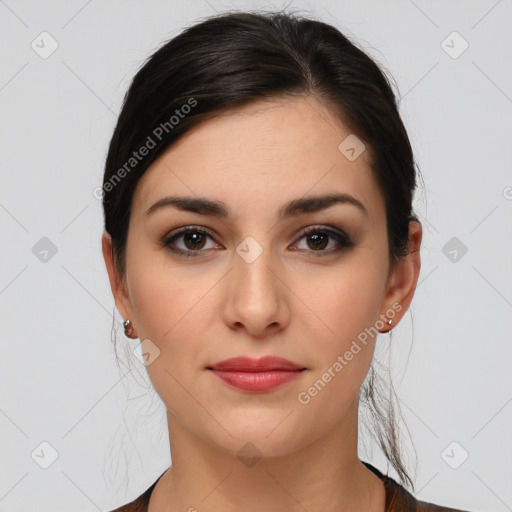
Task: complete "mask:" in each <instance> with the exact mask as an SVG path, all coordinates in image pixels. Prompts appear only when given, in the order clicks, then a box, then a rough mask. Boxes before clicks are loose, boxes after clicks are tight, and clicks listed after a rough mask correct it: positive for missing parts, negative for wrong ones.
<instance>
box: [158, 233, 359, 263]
mask: <svg viewBox="0 0 512 512" xmlns="http://www.w3.org/2000/svg"><path fill="white" fill-rule="evenodd" d="M303 238H305V239H306V240H310V241H311V242H309V241H307V242H306V245H307V247H308V248H309V249H308V248H306V249H301V248H299V250H301V251H305V252H308V253H313V254H310V255H309V257H318V256H328V255H329V254H333V253H338V252H340V251H342V250H344V249H347V248H350V247H353V246H354V243H353V242H352V240H351V239H350V238H349V237H348V235H346V234H345V233H344V232H343V231H338V230H337V228H336V231H335V230H334V229H329V228H326V227H318V226H314V227H309V228H306V229H305V230H303V231H302V234H301V236H300V238H299V240H302V239H303ZM180 239H181V242H182V244H183V246H182V247H179V243H178V242H179V241H180ZM208 239H211V240H214V237H213V234H212V233H211V232H210V231H209V230H207V229H206V228H202V227H199V226H188V227H186V228H183V229H181V230H179V231H178V232H176V233H173V234H171V235H167V236H165V237H164V238H163V239H162V241H161V243H162V244H163V245H164V246H165V247H167V248H168V249H169V250H170V251H171V252H173V253H174V254H176V255H178V256H183V257H186V258H188V257H196V256H199V255H200V253H201V252H205V250H203V249H208V247H206V244H207V240H208ZM329 239H332V240H334V241H335V242H336V244H337V246H335V247H334V248H331V249H328V250H325V247H326V246H328V245H329V244H328V242H327V241H328V240H329ZM210 248H214V249H218V248H220V246H219V245H218V244H216V243H213V247H210ZM311 248H312V250H310V249H311ZM293 250H297V249H293Z"/></svg>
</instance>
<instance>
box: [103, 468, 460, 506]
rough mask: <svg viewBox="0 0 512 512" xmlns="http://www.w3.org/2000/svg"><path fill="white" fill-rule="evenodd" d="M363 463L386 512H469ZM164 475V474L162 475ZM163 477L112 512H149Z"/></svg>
mask: <svg viewBox="0 0 512 512" xmlns="http://www.w3.org/2000/svg"><path fill="white" fill-rule="evenodd" d="M362 462H363V464H364V465H365V466H366V467H367V468H368V469H370V470H371V471H373V472H374V473H375V474H376V475H377V476H378V477H379V478H380V479H381V480H382V481H383V482H384V488H385V490H386V510H385V512H469V511H465V510H460V509H455V508H449V507H443V506H441V505H436V504H434V503H428V502H426V501H418V500H416V498H415V497H414V496H413V495H412V494H411V493H409V491H407V489H405V488H404V487H402V486H401V485H400V484H399V483H397V482H396V481H395V480H393V479H392V478H391V477H389V476H387V475H383V474H382V473H381V472H380V471H379V470H378V469H377V468H375V467H374V466H372V465H371V464H369V463H368V462H364V461H362ZM164 473H165V471H164ZM164 473H162V475H163V474H164ZM162 475H160V476H159V477H158V478H157V480H156V481H155V483H154V484H153V485H152V486H151V487H150V488H149V489H147V490H146V491H145V492H144V493H142V494H141V495H140V496H139V497H138V498H137V499H136V500H134V501H132V502H131V503H127V504H126V505H123V506H122V507H120V508H116V509H115V510H113V511H112V512H148V505H149V497H150V496H151V492H152V491H153V489H154V487H155V485H156V483H157V482H158V480H160V478H161V477H162Z"/></svg>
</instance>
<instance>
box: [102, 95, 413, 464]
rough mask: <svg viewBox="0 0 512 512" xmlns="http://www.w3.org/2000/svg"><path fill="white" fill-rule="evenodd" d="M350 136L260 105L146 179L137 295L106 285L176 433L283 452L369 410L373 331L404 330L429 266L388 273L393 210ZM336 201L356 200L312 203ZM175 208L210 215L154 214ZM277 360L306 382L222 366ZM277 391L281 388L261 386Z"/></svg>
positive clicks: (138, 219)
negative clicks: (361, 394) (360, 408)
mask: <svg viewBox="0 0 512 512" xmlns="http://www.w3.org/2000/svg"><path fill="white" fill-rule="evenodd" d="M349 136H350V138H349V139H347V140H346V141H345V139H346V138H347V137H349ZM353 137H354V136H353V135H351V133H350V131H349V130H348V129H347V128H346V127H345V126H343V125H342V124H341V123H340V121H339V120H338V119H336V118H335V117H333V115H332V114H330V112H329V111H328V110H327V109H326V108H325V107H324V106H322V104H320V103H318V102H317V101H316V100H315V99H313V98H311V97H307V98H301V99H299V98H293V99H280V100H275V101H267V102H257V103H253V104H251V105H250V106H247V107H244V108H242V109H240V110H238V111H236V112H230V113H229V114H224V115H222V116H220V117H217V118H215V119H212V120H209V121H207V122H204V123H202V124H201V125H199V126H197V127H195V128H194V129H192V130H191V131H189V132H188V133H187V134H186V135H185V136H183V138H182V139H180V140H179V141H178V142H177V143H176V144H175V145H174V146H173V147H171V148H170V149H169V150H167V152H165V153H164V154H163V155H162V156H161V157H160V158H159V159H158V160H156V161H155V163H153V165H151V167H150V168H149V169H148V170H147V172H146V173H145V174H144V176H143V177H142V178H141V180H140V182H139V183H138V185H137V188H136V191H135V194H134V197H133V205H132V211H131V217H130V225H129V232H128V239H127V248H126V275H125V283H123V285H125V287H124V288H123V286H121V287H120V288H117V287H116V286H115V285H114V280H113V279H114V277H113V273H112V272H111V270H109V275H110V277H111V284H113V289H114V293H115V297H116V305H117V307H118V309H119V310H120V312H121V314H122V315H123V317H124V318H130V319H131V321H132V323H133V324H134V327H135V329H136V332H137V334H138V337H139V338H140V340H141V342H143V347H142V348H143V352H147V353H148V354H149V355H148V356H147V357H148V363H149V364H147V371H148V374H149V377H150V379H151V381H152V383H153V385H154V387H155V389H156V391H157V393H158V394H159V396H160V397H161V399H162V400H163V402H164V403H165V405H166V407H167V410H168V417H169V428H170V429H172V425H173V424H174V425H177V426H178V425H179V428H185V429H186V430H187V431H188V432H191V433H192V434H194V435H196V436H198V437H199V438H200V439H201V440H203V441H207V442H209V443H212V444H214V445H216V446H217V447H221V448H222V449H224V450H226V451H228V452H230V453H237V452H238V451H239V450H240V449H241V448H242V447H243V446H244V445H245V444H246V443H248V442H250V443H252V444H253V445H255V446H256V447H257V449H258V450H259V451H260V452H261V453H262V454H263V455H269V456H270V455H283V454H286V453H290V452H292V451H293V450H297V449H299V448H300V447H304V446H306V445H307V444H309V443H311V442H313V441H314V440H316V439H318V438H319V437H320V436H322V435H323V434H326V433H327V432H329V431H332V430H333V429H341V428H342V425H343V421H344V420H345V422H346V420H347V417H348V416H349V412H352V413H353V412H354V411H356V407H357V400H358V391H359V388H360V387H361V384H362V382H363V381H364V378H365V376H366V374H367V372H368V369H369V366H370V363H371V359H372V356H373V351H374V345H375V333H376V330H377V329H378V330H381V331H384V332H385V331H387V330H388V329H389V327H388V326H387V324H385V323H384V321H383V319H384V316H382V315H387V317H388V318H393V327H394V326H395V325H396V324H397V322H398V321H399V319H400V318H401V316H402V315H403V314H404V312H405V310H406V309H407V307H408V304H409V302H410V300H411V298H412V293H413V287H414V285H415V283H416V279H417V273H418V272H419V264H418V265H416V267H414V268H413V267H411V265H408V266H407V265H406V264H405V263H404V265H403V266H399V267H397V269H396V270H395V271H394V272H393V271H392V270H391V268H390V261H389V259H388V241H387V229H386V214H385V206H384V199H383V197H382V195H381V192H380V190H379V188H378V187H377V183H376V181H375V179H374V177H373V176H372V172H371V170H370V160H369V151H368V149H366V150H364V149H363V146H361V145H360V144H361V142H360V141H358V140H357V139H354V138H353ZM343 141H345V142H343ZM342 143H343V144H342ZM340 144H341V149H340V148H339V146H340ZM351 148H353V151H352V150H351ZM361 151H362V152H361ZM359 153H360V154H359ZM327 195H340V196H341V197H342V198H343V197H345V198H349V197H350V198H351V199H350V200H346V201H338V202H329V201H316V202H309V203H308V202H305V203H304V204H303V203H302V202H303V201H307V200H310V199H311V198H313V197H315V198H319V197H321V196H327ZM168 196H173V197H175V198H176V197H183V198H187V199H189V200H195V201H200V200H201V201H202V200H208V201H210V202H211V203H209V206H210V208H203V209H202V210H203V211H201V212H199V211H197V209H196V211H188V210H187V209H186V203H185V202H181V203H179V202H176V203H175V205H174V206H172V205H171V204H170V203H169V204H167V205H166V206H161V207H155V208H153V209H152V211H151V212H149V213H148V210H149V209H151V207H152V206H153V205H155V204H156V203H157V202H159V201H162V200H163V199H164V198H166V197H168ZM213 203H215V204H219V205H220V207H217V206H215V207H214V208H213V207H211V206H212V204H213ZM180 204H181V206H182V207H180V206H179V205H180ZM196 204H197V203H196ZM290 204H291V207H290ZM302 204H303V206H304V207H301V205H302ZM207 206H208V205H207ZM322 206H324V207H325V206H327V207H325V208H322ZM191 209H192V208H191ZM224 210H226V212H225V213H226V215H225V216H224V215H217V214H216V213H215V212H218V211H224ZM281 213H283V214H284V215H283V216H281ZM183 228H190V232H189V233H188V234H181V235H180V234H178V232H179V231H181V230H183ZM306 228H308V229H309V228H314V231H313V232H312V233H310V234H306V235H305V234H304V230H305V229H306ZM164 242H167V245H166V244H165V243H164ZM105 243H106V242H105V240H104V244H105ZM418 243H419V240H418ZM105 247H106V245H104V248H105ZM107 253H108V251H105V254H106V256H105V257H106V258H108V255H107ZM404 261H405V260H404ZM407 261H408V260H407ZM107 266H109V264H108V263H107ZM365 329H366V331H365ZM363 340H364V341H363ZM268 355H271V356H278V357H282V358H285V359H287V360H289V361H292V362H294V363H296V364H297V365H298V367H299V368H301V369H302V368H303V370H301V371H296V372H294V373H293V374H292V373H290V372H288V373H283V372H281V373H280V374H279V375H281V376H282V375H289V376H291V377H292V378H291V379H290V380H288V381H279V375H278V373H279V372H275V371H274V372H267V373H266V376H264V375H263V374H258V375H259V376H260V377H258V378H255V375H254V374H253V375H252V376H251V375H247V374H246V373H243V374H238V375H235V374H233V372H225V373H218V372H214V371H213V370H212V369H211V367H213V366H214V365H216V364H217V363H219V362H221V361H223V360H226V359H228V358H233V357H238V356H246V357H249V358H254V359H258V358H261V357H263V356H268ZM230 374H231V375H230ZM219 375H223V376H224V377H226V378H228V379H229V378H230V377H231V381H230V382H232V383H233V382H234V383H235V385H233V384H230V383H229V382H228V381H226V380H224V379H223V378H220V377H219ZM276 375H277V377H275V379H276V380H275V381H272V378H273V377H272V376H276ZM266 379H267V380H266ZM268 380H270V381H271V382H278V383H279V382H281V383H280V384H279V385H278V386H277V387H273V388H272V387H271V388H269V389H263V388H261V387H260V388H258V387H257V386H258V383H260V384H261V383H262V382H264V383H265V382H268ZM244 382H245V383H248V384H247V386H248V388H249V389H241V388H240V387H238V386H241V385H243V383H244ZM315 383H316V384H315ZM343 428H344V427H343ZM171 437H172V431H171Z"/></svg>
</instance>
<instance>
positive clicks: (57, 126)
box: [0, 0, 512, 512]
mask: <svg viewBox="0 0 512 512" xmlns="http://www.w3.org/2000/svg"><path fill="white" fill-rule="evenodd" d="M288 4H289V5H291V7H292V8H293V9H296V10H301V12H303V13H305V14H307V13H308V12H312V13H315V14H316V15H317V16H318V17H320V18H321V19H323V20H325V21H327V22H330V23H333V24H335V25H336V26H337V27H338V28H340V29H342V30H343V31H345V32H346V33H347V35H349V36H350V37H354V38H356V39H357V40H358V41H359V42H360V44H361V45H362V46H363V47H364V48H365V49H367V51H368V52H369V53H370V54H371V55H372V56H373V57H375V58H376V59H377V60H378V61H379V62H380V63H381V64H382V65H383V66H385V67H386V68H387V69H389V71H390V72H391V74H392V75H393V76H394V78H395V79H396V82H397V85H398V89H399V91H400V94H401V97H402V99H401V103H400V111H401V114H402V115H403V118H404V121H405V123H406V126H407V128H408V130H409V133H410V136H411V139H412V142H413V146H414V150H415V153H416V158H417V161H418V164H419V167H420V169H421V171H422V173H423V177H424V180H425V188H424V189H421V190H420V191H419V192H418V194H417V196H416V200H415V207H416V210H417V212H418V213H419V215H420V216H421V219H422V221H423V225H424V239H423V247H422V251H421V255H422V271H421V275H420V279H419V285H418V288H417V291H416V295H415V298H414V300H413V304H412V307H411V310H410V313H408V314H407V315H406V316H405V318H404V320H403V321H402V322H401V324H400V325H399V326H398V327H397V328H396V329H394V331H393V333H394V334H393V338H392V347H393V348H392V351H391V364H392V365H393V368H394V370H393V375H394V378H395V386H396V389H397V392H398V393H399V396H400V405H401V408H402V413H403V416H404V419H405V421H406V424H407V427H408V428H409V431H410V435H411V438H412V440H413V442H414V448H415V450H416V456H417V461H418V465H417V472H416V480H415V482H416V490H417V492H416V495H417V496H418V498H420V499H422V500H426V501H435V502H436V503H441V504H444V505H450V506H456V507H459V508H464V509H468V510H474V511H478V510H481V511H496V512H502V511H506V510H512V486H511V485H510V482H511V480H512V437H511V431H512V376H511V374H512V372H511V362H512V357H511V356H512V343H511V336H510V332H511V327H512V325H511V324H512V322H511V318H512V270H511V265H510V262H511V254H512V236H511V235H512V222H511V220H512V172H511V168H510V163H511V161H512V158H511V156H512V155H511V153H512V149H511V148H512V144H511V140H512V123H511V115H512V99H511V98H512V69H511V65H510V62H511V49H512V31H511V30H510V26H511V22H512V1H511V0H500V1H496V0H482V1H471V2H470V1H426V0H414V1H412V0H400V1H399V0H396V1H382V2H377V1H373V2H370V1H359V2H356V1H339V2H334V1H321V2H318V3H314V2H310V3H308V2H288ZM183 5H184V4H182V3H181V2H180V3H178V2H171V1H165V2H164V1H149V2H148V1H146V2H142V1H137V2H135V1H122V2H121V1H100V0H90V1H86V0H76V1H74V0H73V1H66V2H64V1H61V2H49V1H47V2H36V1H33V2H29V1H20V0H18V1H14V0H0V34H1V36H0V37H1V46H0V52H1V67H0V111H1V120H2V122H1V128H0V129H1V133H0V141H1V144H2V146H1V169H2V171H1V172H2V175H1V176H2V187H1V188H0V227H1V232H2V241H3V244H2V250H1V265H0V318H1V321H0V326H1V331H2V333H1V340H2V341H1V343H2V356H1V357H0V375H1V385H0V432H1V435H0V453H1V457H0V460H1V466H0V511H9V512H21V511H33V510H39V511H41V512H44V511H52V512H60V511H65V510H66V511H67V510H75V511H84V512H85V511H95V510H111V509H112V508H114V507H115V506H118V505H120V504H122V503H125V502H127V501H129V500H131V499H134V498H135V497H136V496H138V495H139V494H140V493H141V492H142V491H144V490H145V489H146V488H147V487H148V486H149V485H150V484H151V483H153V481H154V480H155V479H156V478H157V476H159V475H160V473H161V472H163V470H164V469H166V468H167V467H168V466H169V464H170V456H169V445H168V439H167V430H166V423H165V410H164V408H163V405H162V403H161V401H160V399H159V398H158V396H156V395H154V393H152V391H151V388H150V386H149V381H148V378H147V375H146V371H145V367H144V366H143V365H142V364H141V363H140V362H139V361H138V359H137V358H136V357H134V356H133V354H132V351H133V350H134V349H135V350H136V349H137V346H138V343H139V341H138V340H128V339H127V338H125V337H124V336H123V334H122V329H120V328H119V327H120V324H119V322H120V320H121V318H120V316H119V314H118V313H117V311H116V312H115V321H116V325H117V333H118V340H119V345H118V346H119V349H120V353H119V357H120V362H119V367H118V366H117V365H116V359H115V354H114V349H113V346H112V343H111V341H110V338H111V326H112V315H113V312H114V302H113V298H112V295H111V292H110V288H109V285H108V279H107V274H106V270H105V268H104V263H103V259H102V256H101V248H100V237H101V233H102V221H103V218H102V211H101V203H100V201H99V200H98V199H97V198H96V197H95V196H94V193H93V191H94V189H95V188H96V187H98V186H99V185H101V179H102V168H103V163H104V158H105V155H106V150H107V145H108V142H109V140H110V136H111V134H112V130H113V128H114V123H115V121H116V115H117V114H118V112H119V109H120V105H121V101H122V97H123V95H124V92H125V91H126V88H127V86H128V83H129V81H130V79H131V78H132V77H133V75H134V73H135V72H136V70H137V69H138V68H139V66H140V65H141V64H142V62H143V60H144V59H145V58H146V57H147V56H149V55H150V54H151V53H152V51H154V50H155V49H156V48H157V47H158V46H159V45H161V44H162V43H163V42H164V41H165V40H167V39H168V38H170V37H171V36H173V35H175V34H177V33H178V32H179V31H180V30H181V29H182V28H184V27H185V26H186V25H188V24H190V23H192V22H194V21H195V20H197V19H198V18H199V17H203V16H208V15H210V14H214V13H215V12H216V11H224V10H226V9H230V8H239V9H255V8H272V7H274V6H277V7H282V6H283V5H284V4H283V3H279V2H278V3H273V4H272V3H262V2H257V1H254V2H249V1H234V2H227V1H226V2H222V1H215V0H209V1H208V2H207V1H206V0H196V1H190V0H189V1H188V2H187V7H186V8H185V7H184V6H183ZM454 31H456V32H458V34H460V36H458V35H456V34H455V35H453V34H452V33H453V32H454ZM42 32H47V33H48V34H49V36H48V35H42V36H41V35H40V34H41V33H42ZM53 40H54V41H56V43H54V42H53ZM443 41H445V42H444V43H443ZM465 41H466V42H467V44H468V45H469V46H468V48H467V49H466V50H465V51H464V52H463V53H461V51H462V50H463V49H464V47H465ZM52 44H54V45H55V44H58V47H57V49H56V50H55V51H54V53H52V54H51V55H49V56H48V55H45V54H44V52H49V51H50V50H51V49H52ZM33 46H34V47H35V48H33ZM43 56H45V57H46V58H43ZM45 237H46V238H45ZM454 237H455V238H454ZM453 238H454V239H453ZM452 239H453V240H452ZM464 248H466V249H467V252H466V253H464V250H465V249H464ZM55 250H56V252H55ZM45 251H47V252H45ZM454 251H455V252H454ZM54 252H55V254H54ZM388 341H389V336H382V339H381V337H379V346H378V347H379V352H381V348H384V349H385V348H386V347H387V346H388ZM382 353H383V354H386V350H382ZM383 357H384V358H385V359H386V358H387V356H386V355H384V356H383ZM128 364H130V365H131V368H132V371H131V372H129V371H128V370H129V367H128V366H127V365H128ZM404 431H405V434H406V433H407V430H406V429H405V427H404ZM363 437H365V436H363ZM404 442H405V449H406V451H407V452H408V453H409V454H410V455H409V458H408V460H409V461H410V463H411V469H414V464H415V461H416V458H415V456H414V448H413V445H412V444H411V440H410V439H409V438H407V437H406V440H405V441H404ZM454 442H455V443H456V444H452V443H454ZM41 443H47V444H41ZM365 450H366V448H365ZM466 453H467V454H468V458H467V459H466V460H464V461H463V462H462V463H461V461H462V460H463V459H464V457H465V455H466ZM360 458H362V459H364V460H368V461H370V462H373V463H374V464H375V465H376V466H377V467H380V468H381V469H386V466H385V463H384V459H383V457H382V454H380V453H379V452H378V450H373V449H372V448H371V445H370V444H368V453H365V452H364V451H363V448H361V453H360ZM54 459H55V460H54ZM450 464H451V465H450ZM42 466H48V467H47V468H46V469H44V468H43V467H42ZM452 466H457V467H456V468H454V467H452ZM390 474H391V475H393V472H392V471H390ZM413 474H414V471H413ZM312 478H314V475H312Z"/></svg>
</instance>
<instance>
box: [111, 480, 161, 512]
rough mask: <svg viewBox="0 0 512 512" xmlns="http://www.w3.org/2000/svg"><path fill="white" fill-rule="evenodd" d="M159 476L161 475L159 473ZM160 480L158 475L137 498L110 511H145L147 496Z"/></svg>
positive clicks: (146, 508)
mask: <svg viewBox="0 0 512 512" xmlns="http://www.w3.org/2000/svg"><path fill="white" fill-rule="evenodd" d="M160 476H161V475H160ZM158 480H160V477H159V478H158V479H157V480H156V481H155V482H154V483H153V485H151V487H149V488H148V489H146V490H145V491H144V492H143V493H142V494H141V495H140V496H139V497H138V498H136V499H135V500H133V501H131V502H130V503H126V505H123V506H121V507H119V508H116V509H115V510H112V511H111V512H147V510H148V505H149V498H150V497H151V493H152V492H153V489H154V488H155V485H156V483H157V482H158Z"/></svg>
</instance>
